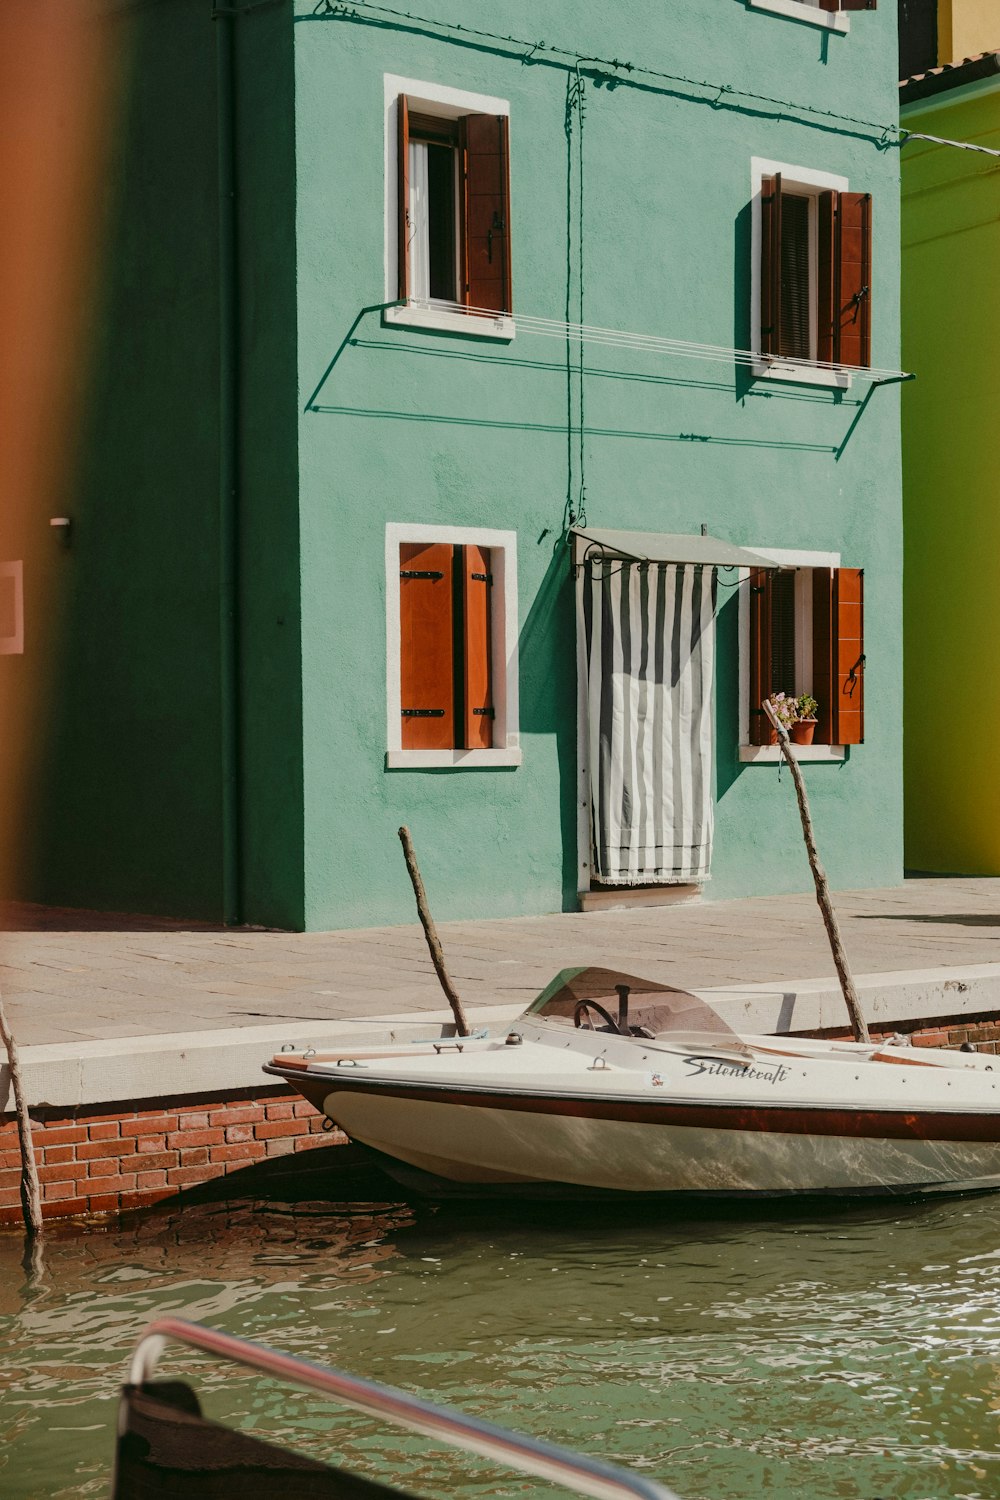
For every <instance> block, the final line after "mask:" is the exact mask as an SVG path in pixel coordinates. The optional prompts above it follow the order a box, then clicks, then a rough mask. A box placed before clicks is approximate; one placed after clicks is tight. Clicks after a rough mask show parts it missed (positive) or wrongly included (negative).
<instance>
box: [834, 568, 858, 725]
mask: <svg viewBox="0 0 1000 1500" xmlns="http://www.w3.org/2000/svg"><path fill="white" fill-rule="evenodd" d="M864 617H865V575H864V570H863V569H862V568H834V570H833V653H832V657H833V662H832V665H833V693H832V694H831V708H832V718H833V725H832V734H833V743H834V744H835V745H860V744H862V743H863V742H864V738H865V629H864Z"/></svg>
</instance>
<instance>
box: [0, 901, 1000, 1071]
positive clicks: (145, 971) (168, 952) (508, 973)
mask: <svg viewBox="0 0 1000 1500" xmlns="http://www.w3.org/2000/svg"><path fill="white" fill-rule="evenodd" d="M432 899H433V898H432ZM835 904H836V906H837V910H838V913H839V915H840V919H841V927H842V930H843V935H844V941H845V944H846V946H847V950H848V955H849V958H850V961H851V964H852V967H853V969H854V970H855V972H856V973H857V974H871V973H878V972H887V971H898V970H923V969H939V968H943V967H945V966H954V967H956V968H961V967H963V966H968V965H978V964H989V963H994V962H1000V879H945V878H940V879H939V878H934V879H913V880H908V881H907V882H906V883H905V884H904V885H902V886H900V887H898V888H894V889H887V890H874V891H849V892H839V893H837V894H836V896H835ZM0 915H2V917H3V922H2V924H0V925H2V926H3V927H4V928H5V929H6V930H5V931H3V932H2V933H0V980H2V983H3V987H4V996H5V999H6V1003H7V1008H8V1011H9V1013H10V1017H11V1021H12V1023H13V1026H14V1028H15V1033H16V1035H17V1039H18V1041H19V1043H20V1045H21V1046H34V1045H40V1044H60V1043H61V1044H63V1045H65V1046H69V1047H72V1045H73V1044H74V1043H80V1042H97V1041H100V1040H103V1039H114V1038H122V1039H126V1038H128V1037H130V1036H134V1037H140V1036H143V1037H149V1036H151V1035H165V1034H175V1033H187V1032H193V1031H209V1030H222V1029H226V1028H247V1027H255V1026H265V1025H271V1026H273V1025H274V1024H275V1023H279V1022H283V1021H286V1020H287V1021H292V1020H294V1021H297V1022H301V1023H307V1022H310V1021H316V1022H319V1021H322V1022H331V1021H337V1020H339V1019H355V1018H363V1017H366V1016H371V1017H376V1016H379V1017H381V1016H391V1015H401V1014H409V1013H412V1012H417V1011H433V1012H435V1013H440V1012H441V1011H442V1010H443V1009H444V1000H443V996H442V994H441V991H440V989H439V987H438V983H437V980H436V978H435V975H434V972H433V970H432V968H431V965H430V961H429V958H428V955H427V949H426V946H425V944H424V939H423V934H422V932H421V930H420V928H419V927H418V926H417V925H416V924H414V925H413V926H405V927H385V928H367V929H362V930H354V931H347V932H322V933H304V934H303V933H286V932H266V931H250V930H244V929H235V930H233V929H229V930H227V929H220V928H212V927H208V926H197V925H192V924H182V923H172V922H167V921H161V920H158V919H155V918H154V919H149V920H145V919H139V918H131V917H121V918H118V917H114V916H107V915H101V914H94V913H78V912H59V911H48V910H42V909H39V908H29V907H8V908H6V909H5V910H4V911H3V913H2V914H0ZM439 931H440V936H441V941H442V944H443V947H444V950H445V956H446V959H447V962H448V966H449V969H450V972H451V974H452V977H453V979H454V981H455V984H456V987H457V988H458V990H459V992H460V994H461V995H462V997H463V999H464V1001H465V1004H466V1006H467V1007H469V1008H470V1009H471V1008H473V1007H475V1006H477V1005H502V1004H518V1005H519V1004H521V1003H526V1002H527V1001H528V1000H529V999H530V998H531V997H532V996H533V995H534V994H536V993H537V992H538V990H540V989H541V988H542V986H543V985H544V984H545V983H547V981H548V980H549V979H550V978H551V977H552V975H553V974H554V973H555V972H556V971H557V970H558V969H560V968H562V967H564V966H567V965H570V964H586V963H595V964H602V965H605V966H608V967H612V968H621V969H624V970H626V971H628V972H631V973H635V974H640V975H648V976H649V977H651V978H657V977H659V978H666V979H670V980H671V981H672V982H673V983H675V984H679V985H682V986H686V987H689V988H695V989H701V988H707V987H712V986H719V985H734V986H736V985H739V984H741V983H743V984H754V983H758V984H760V983H764V984H766V983H774V984H776V985H780V984H781V983H782V982H790V981H795V980H807V979H818V978H820V977H823V976H827V975H832V973H833V964H832V961H831V957H830V951H829V948H828V946H827V942H826V936H825V933H824V931H823V925H822V922H821V919H820V915H819V910H818V908H817V905H816V902H815V899H814V897H813V896H812V895H797V896H773V897H757V898H753V899H748V900H742V901H726V902H716V903H711V902H704V903H692V904H690V905H682V906H673V907H660V908H645V909H642V910H620V911H600V912H587V913H569V914H557V915H552V916H543V917H523V918H513V919H512V918H508V919H505V920H498V921H480V922H448V923H442V924H441V925H440V929H439Z"/></svg>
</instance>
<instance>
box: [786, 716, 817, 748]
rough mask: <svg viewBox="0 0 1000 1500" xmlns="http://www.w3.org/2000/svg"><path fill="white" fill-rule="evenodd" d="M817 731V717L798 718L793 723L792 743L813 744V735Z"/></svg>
mask: <svg viewBox="0 0 1000 1500" xmlns="http://www.w3.org/2000/svg"><path fill="white" fill-rule="evenodd" d="M815 733H816V720H815V719H796V721H795V723H794V724H793V725H792V730H791V734H792V744H793V745H811V744H812V742H813V735H814V734H815Z"/></svg>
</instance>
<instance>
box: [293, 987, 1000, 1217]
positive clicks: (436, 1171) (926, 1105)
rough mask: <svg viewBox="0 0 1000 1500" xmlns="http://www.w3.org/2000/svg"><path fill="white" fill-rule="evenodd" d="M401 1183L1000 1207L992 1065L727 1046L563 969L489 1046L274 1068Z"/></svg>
mask: <svg viewBox="0 0 1000 1500" xmlns="http://www.w3.org/2000/svg"><path fill="white" fill-rule="evenodd" d="M265 1072H267V1073H271V1074H274V1075H277V1076H279V1077H282V1078H285V1079H286V1080H287V1081H288V1082H289V1083H291V1084H292V1085H293V1086H294V1087H295V1088H296V1089H297V1090H298V1091H299V1092H300V1093H301V1094H302V1095H303V1096H304V1097H305V1098H306V1099H308V1100H309V1101H310V1102H311V1103H313V1104H314V1105H315V1106H316V1107H317V1108H318V1109H320V1110H322V1111H323V1112H324V1114H325V1115H326V1116H327V1117H328V1119H330V1120H331V1121H333V1122H334V1123H335V1124H336V1125H338V1126H340V1128H341V1129H342V1130H344V1131H345V1132H346V1133H347V1135H349V1136H350V1137H351V1138H352V1139H353V1140H355V1141H358V1142H361V1143H363V1144H364V1145H366V1146H369V1147H371V1148H372V1149H374V1150H375V1151H378V1152H380V1153H381V1154H382V1156H383V1158H385V1163H384V1164H385V1165H386V1166H388V1167H389V1168H390V1170H392V1171H393V1172H394V1173H395V1174H396V1175H397V1176H399V1175H402V1176H403V1178H404V1180H409V1181H411V1182H415V1183H416V1185H419V1186H424V1187H427V1188H431V1189H432V1190H436V1191H441V1192H454V1191H463V1192H469V1191H474V1192H476V1193H484V1192H487V1193H488V1192H493V1191H504V1192H511V1191H513V1192H517V1193H532V1192H534V1191H546V1192H551V1191H553V1190H556V1189H558V1190H559V1191H560V1192H562V1193H567V1192H568V1193H571V1194H575V1193H583V1194H585V1193H587V1192H590V1191H595V1190H596V1191H600V1192H609V1193H616V1194H630V1193H632V1194H638V1193H655V1194H686V1195H698V1196H709V1195H711V1196H726V1197H737V1196H739V1197H741V1196H747V1195H768V1196H777V1195H785V1194H796V1193H833V1194H840V1195H845V1194H860V1193H864V1194H869V1193H918V1192H919V1193H924V1192H969V1191H978V1190H983V1189H987V1188H995V1187H1000V1058H994V1057H988V1056H984V1055H979V1054H976V1053H968V1052H956V1051H948V1050H944V1049H939V1048H929V1047H920V1048H914V1047H909V1046H906V1045H895V1044H893V1043H888V1044H887V1043H883V1042H876V1043H857V1042H847V1041H810V1040H803V1039H800V1038H795V1037H781V1036H745V1035H740V1034H738V1033H736V1032H735V1031H733V1030H732V1028H731V1027H730V1026H729V1025H728V1024H727V1023H726V1022H725V1021H724V1020H723V1018H722V1017H721V1016H720V1015H719V1014H718V1013H717V1012H716V1011H715V1010H713V1009H712V1007H711V1006H710V1005H709V1004H708V1003H707V1002H706V1001H705V1000H702V999H700V998H699V997H697V996H695V995H691V994H688V993H687V992H685V991H682V990H677V989H673V988H671V987H670V986H668V985H662V984H657V983H653V982H650V981H648V980H643V979H636V978H634V977H631V976H629V975H623V974H617V973H614V972H612V971H610V970H607V969H593V968H588V969H566V970H564V971H563V972H562V973H561V974H559V975H557V976H556V978H555V979H554V980H553V981H552V983H551V984H550V985H549V986H548V988H547V989H545V990H544V991H543V992H542V994H541V995H540V996H539V997H538V999H537V1000H536V1001H535V1002H534V1004H532V1005H531V1006H530V1007H529V1008H528V1010H527V1011H525V1013H524V1014H523V1015H522V1016H521V1017H520V1018H519V1019H518V1020H517V1021H516V1022H515V1023H514V1025H513V1027H512V1029H511V1031H510V1032H509V1034H508V1035H507V1036H505V1037H503V1038H500V1039H497V1040H490V1039H489V1038H488V1037H487V1038H482V1037H480V1038H475V1039H463V1038H453V1039H450V1040H448V1041H438V1042H430V1043H426V1044H424V1045H423V1046H421V1047H414V1046H409V1047H401V1048H399V1049H398V1050H397V1052H396V1053H395V1054H394V1055H388V1049H383V1053H382V1055H381V1056H373V1055H371V1053H370V1052H369V1053H368V1054H367V1055H363V1054H361V1053H351V1052H350V1051H341V1052H331V1053H314V1054H311V1055H310V1054H279V1056H277V1057H275V1058H274V1060H273V1061H272V1063H271V1064H270V1065H269V1066H268V1067H267V1068H265Z"/></svg>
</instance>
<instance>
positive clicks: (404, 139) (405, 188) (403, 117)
mask: <svg viewBox="0 0 1000 1500" xmlns="http://www.w3.org/2000/svg"><path fill="white" fill-rule="evenodd" d="M398 104H399V114H398V121H397V123H398V132H397V151H398V170H397V181H398V183H399V205H398V210H397V218H398V220H399V225H398V233H399V289H398V295H399V298H400V300H401V301H405V300H406V298H407V297H408V296H409V295H410V105H409V100H408V99H407V97H406V95H405V94H400V96H399V101H398Z"/></svg>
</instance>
